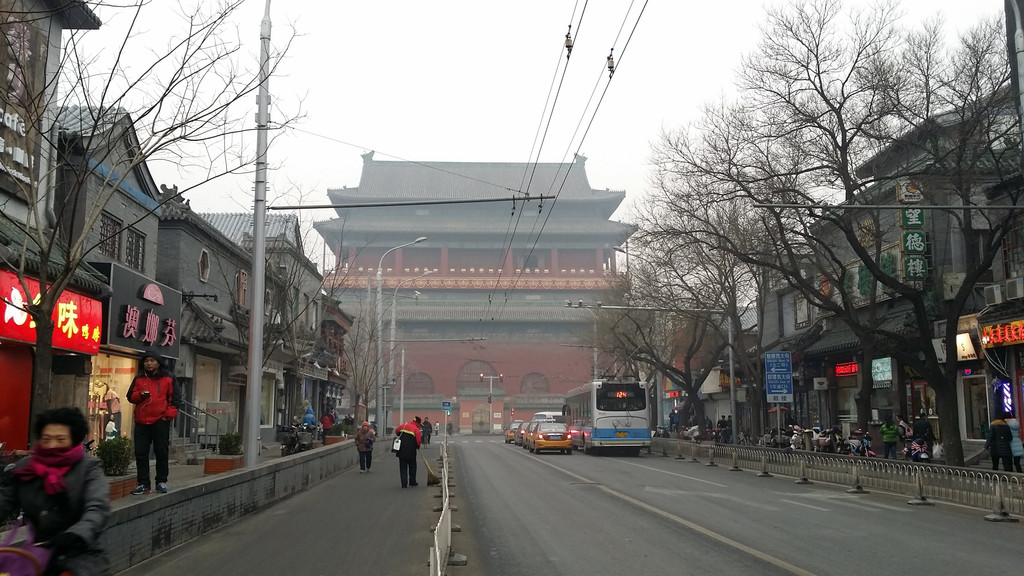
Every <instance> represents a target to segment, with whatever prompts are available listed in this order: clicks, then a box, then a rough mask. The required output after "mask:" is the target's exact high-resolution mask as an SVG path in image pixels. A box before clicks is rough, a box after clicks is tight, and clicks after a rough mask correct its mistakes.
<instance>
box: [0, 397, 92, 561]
mask: <svg viewBox="0 0 1024 576" xmlns="http://www.w3.org/2000/svg"><path fill="white" fill-rule="evenodd" d="M33 430H34V433H35V436H36V445H35V446H34V447H33V448H32V453H31V455H29V456H28V457H27V458H23V459H22V460H21V461H19V462H18V464H17V465H15V468H14V470H13V482H11V483H10V484H9V485H7V486H4V487H2V488H0V517H8V516H9V515H10V514H11V513H12V512H14V511H16V510H19V509H20V510H21V511H22V512H23V513H24V517H25V520H26V522H27V523H29V524H31V525H32V527H33V528H34V530H35V541H36V542H42V543H44V545H45V546H47V547H49V548H50V549H51V550H52V551H53V552H52V555H51V556H50V562H49V564H48V565H47V567H46V570H45V571H44V572H43V574H45V575H60V576H64V575H73V576H102V575H105V574H108V573H109V571H110V567H109V562H108V561H107V557H106V554H105V553H104V552H103V549H102V548H101V546H100V534H101V533H102V531H103V526H104V525H105V524H106V522H107V519H108V518H109V516H110V500H109V492H110V489H109V487H108V486H107V482H106V480H105V479H104V477H103V470H102V468H101V465H100V462H99V460H97V459H95V458H93V457H91V456H86V455H85V450H84V449H83V447H82V441H83V440H85V435H86V434H87V433H88V431H89V425H88V423H87V422H86V420H85V416H84V415H83V414H82V412H81V411H80V410H79V409H77V408H57V409H55V410H48V411H46V412H43V413H42V414H40V415H39V416H38V417H37V418H36V422H35V426H34V429H33Z"/></svg>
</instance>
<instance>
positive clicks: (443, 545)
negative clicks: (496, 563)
mask: <svg viewBox="0 0 1024 576" xmlns="http://www.w3.org/2000/svg"><path fill="white" fill-rule="evenodd" d="M440 460H441V465H440V479H441V505H440V506H439V507H438V508H440V510H439V511H440V512H441V516H440V518H438V520H437V524H436V525H435V526H434V545H433V547H431V549H430V576H444V574H445V571H446V569H447V567H448V561H449V558H450V557H451V553H452V507H451V493H450V492H449V486H448V483H449V479H450V475H449V473H448V461H449V459H448V436H447V435H445V438H444V440H443V441H442V442H441V458H440ZM435 510H437V508H435Z"/></svg>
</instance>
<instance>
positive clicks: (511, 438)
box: [505, 420, 523, 444]
mask: <svg viewBox="0 0 1024 576" xmlns="http://www.w3.org/2000/svg"><path fill="white" fill-rule="evenodd" d="M522 425H523V421H522V420H516V421H514V422H512V423H511V424H509V426H508V428H506V429H505V444H511V443H513V442H515V441H516V430H517V429H518V428H519V427H520V426H522Z"/></svg>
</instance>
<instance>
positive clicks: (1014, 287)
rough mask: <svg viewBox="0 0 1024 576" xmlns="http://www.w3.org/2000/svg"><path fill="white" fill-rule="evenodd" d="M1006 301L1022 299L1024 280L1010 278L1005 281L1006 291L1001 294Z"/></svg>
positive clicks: (1023, 296) (1023, 295)
mask: <svg viewBox="0 0 1024 576" xmlns="http://www.w3.org/2000/svg"><path fill="white" fill-rule="evenodd" d="M1003 295H1004V296H1006V299H1007V300H1017V299H1019V298H1024V278H1010V279H1009V280H1007V281H1006V291H1005V292H1003Z"/></svg>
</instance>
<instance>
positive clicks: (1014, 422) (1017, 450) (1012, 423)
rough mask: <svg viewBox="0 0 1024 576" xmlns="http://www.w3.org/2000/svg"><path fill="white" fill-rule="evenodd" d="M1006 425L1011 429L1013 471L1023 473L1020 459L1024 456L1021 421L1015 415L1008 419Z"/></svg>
mask: <svg viewBox="0 0 1024 576" xmlns="http://www.w3.org/2000/svg"><path fill="white" fill-rule="evenodd" d="M1006 425H1007V426H1009V427H1010V454H1011V455H1012V457H1013V469H1014V470H1016V471H1017V472H1021V471H1022V470H1021V469H1020V458H1021V456H1024V444H1022V443H1021V440H1020V420H1018V419H1017V418H1016V417H1015V416H1014V415H1013V414H1010V417H1009V418H1007V419H1006Z"/></svg>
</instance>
